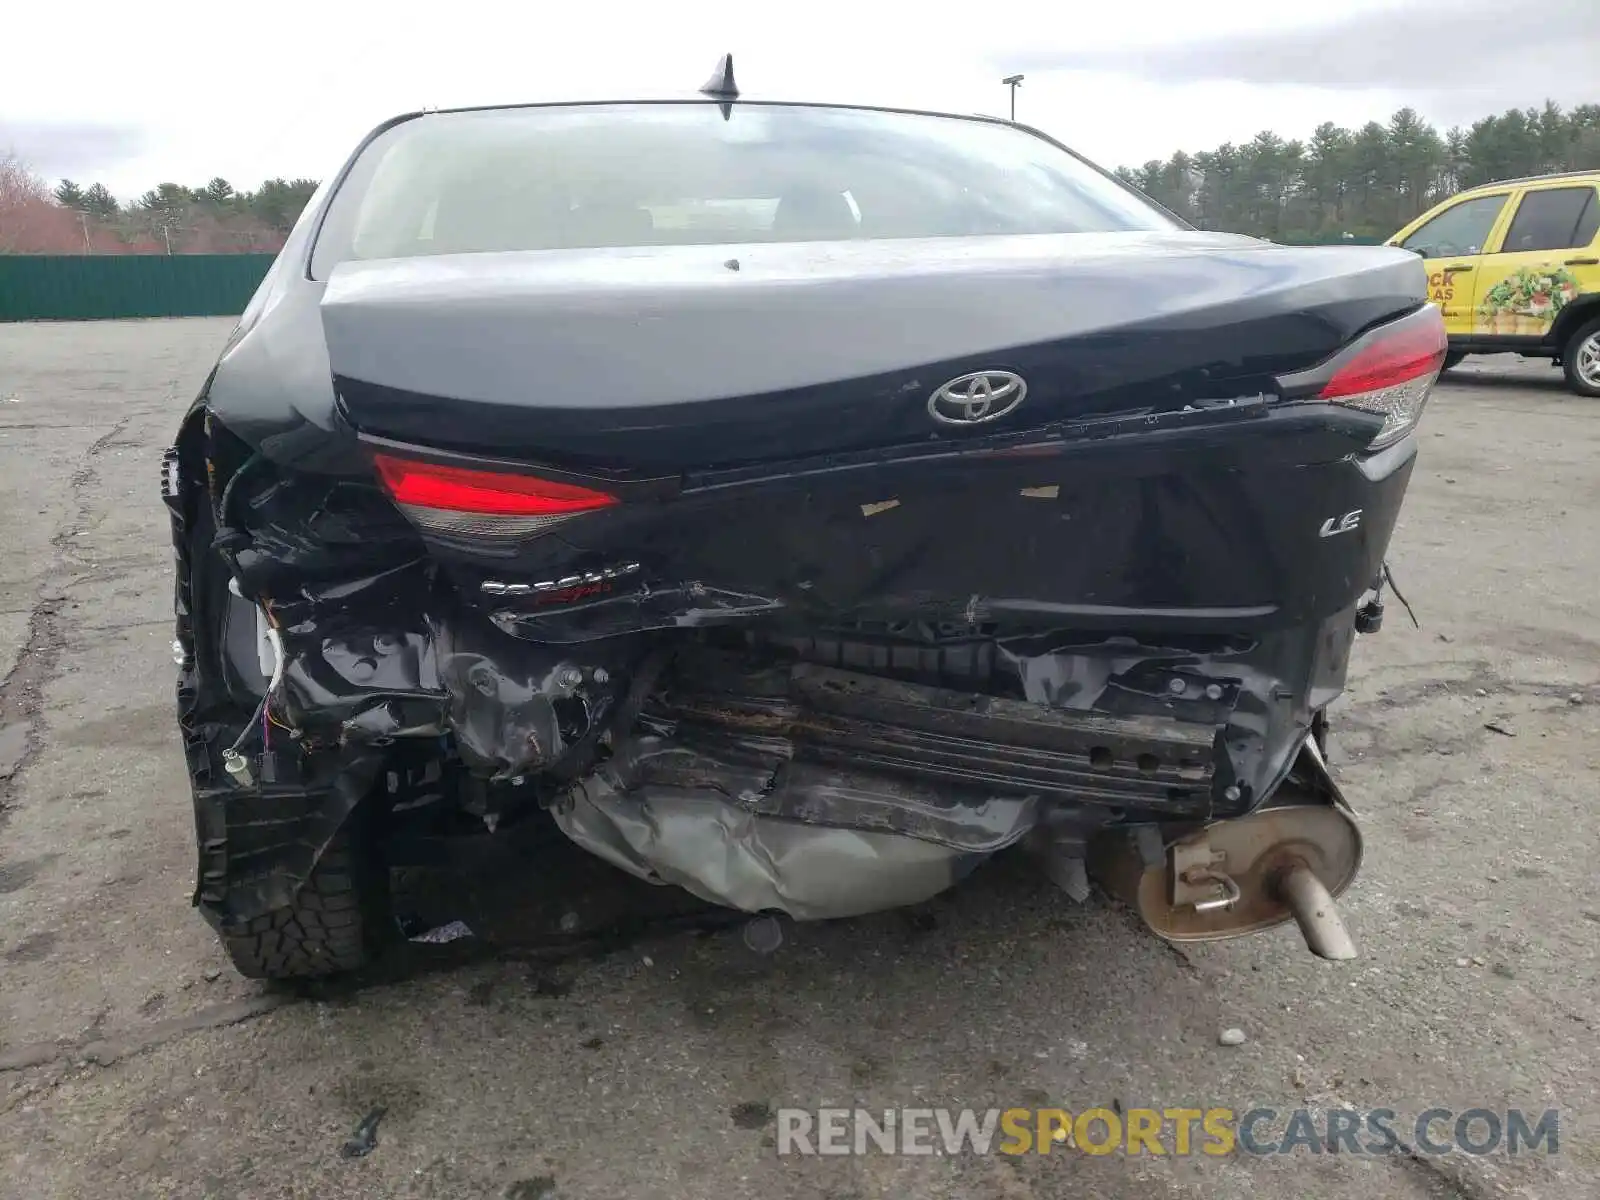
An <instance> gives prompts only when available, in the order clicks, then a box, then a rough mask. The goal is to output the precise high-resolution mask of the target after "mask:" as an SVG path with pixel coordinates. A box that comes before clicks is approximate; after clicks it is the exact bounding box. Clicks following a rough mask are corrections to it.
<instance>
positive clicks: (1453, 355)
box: [1440, 350, 1467, 372]
mask: <svg viewBox="0 0 1600 1200" xmlns="http://www.w3.org/2000/svg"><path fill="white" fill-rule="evenodd" d="M1466 356H1467V352H1466V351H1465V350H1451V351H1450V352H1449V353H1447V354H1446V355H1445V356H1444V366H1443V367H1441V368H1440V371H1441V372H1442V371H1454V370H1455V369H1456V368H1457V367H1459V366H1460V365H1461V360H1462V359H1463V358H1465V357H1466Z"/></svg>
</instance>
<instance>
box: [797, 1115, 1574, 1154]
mask: <svg viewBox="0 0 1600 1200" xmlns="http://www.w3.org/2000/svg"><path fill="white" fill-rule="evenodd" d="M777 1118H778V1137H777V1149H778V1153H779V1154H780V1155H810V1154H828V1155H851V1154H857V1155H865V1154H995V1153H999V1154H1049V1153H1051V1152H1052V1151H1075V1152H1078V1153H1082V1154H1119V1153H1120V1154H1129V1155H1138V1154H1148V1155H1173V1156H1178V1157H1183V1156H1188V1155H1196V1154H1199V1155H1210V1156H1213V1157H1220V1156H1223V1155H1229V1154H1235V1153H1242V1154H1252V1155H1272V1154H1370V1155H1383V1154H1418V1153H1420V1154H1435V1155H1437V1154H1452V1153H1460V1154H1475V1155H1483V1154H1531V1153H1542V1154H1558V1153H1560V1147H1561V1121H1560V1113H1559V1111H1558V1110H1556V1109H1546V1110H1545V1111H1543V1112H1541V1113H1538V1114H1536V1115H1535V1114H1528V1113H1524V1112H1523V1111H1522V1110H1520V1109H1507V1110H1503V1111H1495V1110H1492V1109H1487V1108H1469V1109H1462V1110H1459V1111H1457V1110H1452V1109H1448V1108H1429V1109H1424V1110H1422V1111H1421V1112H1419V1113H1417V1114H1416V1115H1415V1116H1414V1117H1412V1118H1409V1119H1407V1118H1403V1117H1402V1116H1401V1115H1400V1114H1399V1113H1397V1112H1396V1111H1395V1110H1393V1109H1388V1108H1372V1109H1354V1108H1336V1109H1310V1108H1297V1109H1290V1110H1278V1109H1272V1108H1251V1109H1245V1110H1243V1111H1239V1110H1237V1109H1233V1108H1221V1107H1212V1108H1127V1109H1122V1108H1089V1109H1084V1110H1082V1111H1080V1112H1077V1113H1072V1112H1069V1111H1068V1110H1066V1109H1063V1108H1007V1109H997V1108H991V1109H987V1110H983V1111H979V1110H975V1109H949V1108H898V1109H893V1108H891V1109H878V1110H868V1109H862V1108H855V1109H851V1108H818V1109H814V1110H813V1109H804V1108H780V1109H779V1110H778V1112H777Z"/></svg>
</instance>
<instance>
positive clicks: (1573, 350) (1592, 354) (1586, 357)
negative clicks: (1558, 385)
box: [1561, 317, 1600, 396]
mask: <svg viewBox="0 0 1600 1200" xmlns="http://www.w3.org/2000/svg"><path fill="white" fill-rule="evenodd" d="M1561 368H1562V370H1563V371H1565V372H1566V376H1567V386H1568V387H1569V388H1571V389H1572V390H1573V391H1575V392H1577V393H1578V395H1580V396H1600V317H1596V318H1595V319H1594V320H1593V321H1590V322H1589V323H1588V324H1586V325H1584V326H1583V327H1582V328H1580V329H1579V330H1578V331H1577V332H1576V333H1574V334H1573V335H1572V336H1571V337H1570V338H1568V339H1567V344H1566V346H1565V347H1564V348H1563V349H1562V351H1561Z"/></svg>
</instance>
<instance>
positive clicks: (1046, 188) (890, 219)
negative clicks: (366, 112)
mask: <svg viewBox="0 0 1600 1200" xmlns="http://www.w3.org/2000/svg"><path fill="white" fill-rule="evenodd" d="M1174 227H1175V222H1174V221H1173V220H1172V219H1171V218H1169V217H1168V216H1166V215H1165V214H1164V213H1162V212H1161V210H1159V209H1157V208H1155V207H1154V206H1153V205H1151V204H1150V203H1148V202H1147V201H1145V200H1144V199H1143V198H1142V197H1140V196H1139V195H1138V194H1137V193H1135V192H1133V191H1132V190H1131V189H1129V188H1126V187H1123V186H1122V185H1121V184H1120V183H1118V182H1117V181H1116V180H1114V179H1112V178H1110V177H1109V176H1107V175H1105V174H1104V173H1102V172H1101V171H1099V170H1097V169H1096V168H1094V167H1092V166H1090V165H1089V164H1087V163H1085V162H1083V161H1082V160H1080V159H1078V158H1076V157H1075V156H1073V155H1072V154H1070V153H1068V152H1067V151H1064V150H1062V149H1061V148H1059V147H1058V146H1056V145H1054V144H1052V143H1050V142H1049V141H1046V140H1045V139H1044V138H1041V137H1038V136H1036V135H1034V134H1031V133H1028V132H1026V131H1025V130H1021V129H1017V128H1014V127H1012V126H1009V125H1004V124H1000V123H997V122H991V121H982V120H967V119H963V118H959V117H941V116H931V115H924V114H918V113H902V112H881V111H874V110H866V109H847V108H814V107H806V106H791V105H764V104H737V105H734V106H733V109H732V112H731V115H730V116H729V118H728V119H724V117H723V114H722V110H721V108H720V107H719V106H718V105H716V104H714V103H697V102H688V103H669V104H602V105H573V106H555V107H548V108H519V109H500V110H493V111H482V112H456V113H431V114H428V115H426V116H423V117H419V118H416V119H414V120H410V121H406V122H404V123H402V124H400V125H397V126H395V127H394V128H393V129H390V130H388V131H387V132H385V133H383V134H381V135H379V136H378V137H377V138H376V139H374V140H373V142H372V144H371V145H369V146H368V147H367V149H366V151H365V152H364V153H363V154H362V155H361V156H360V158H359V159H358V160H357V162H356V164H355V166H354V168H353V169H352V171H351V173H350V175H349V177H348V178H347V179H346V180H345V182H344V184H343V185H342V186H341V187H340V188H339V191H338V192H337V193H336V194H335V196H334V198H333V201H332V204H331V206H330V207H329V210H328V215H327V219H326V221H325V222H324V224H323V228H322V232H321V234H320V236H319V237H318V240H317V246H316V250H315V252H314V254H313V256H312V274H313V275H314V276H315V277H317V278H326V276H327V273H328V272H329V271H331V270H332V269H333V267H334V266H336V265H337V264H339V263H340V262H343V261H345V260H347V259H375V258H411V257H416V256H419V255H427V254H461V253H470V252H473V251H493V250H552V249H564V248H565V249H573V248H579V247H602V246H663V245H695V244H715V243H725V242H801V241H827V240H836V239H846V238H930V237H933V238H937V237H966V236H972V235H979V234H1008V233H1082V232H1106V231H1115V230H1137V229H1171V228H1174Z"/></svg>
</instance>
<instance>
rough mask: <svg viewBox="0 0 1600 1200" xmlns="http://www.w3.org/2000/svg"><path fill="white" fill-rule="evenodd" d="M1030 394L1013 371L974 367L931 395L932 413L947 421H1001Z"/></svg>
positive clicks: (967, 423) (929, 408)
mask: <svg viewBox="0 0 1600 1200" xmlns="http://www.w3.org/2000/svg"><path fill="white" fill-rule="evenodd" d="M1027 395H1028V385H1027V384H1026V383H1024V382H1023V379H1022V376H1021V375H1017V374H1015V373H1013V372H1011V371H973V372H972V373H971V374H970V375H962V376H960V377H959V378H956V379H952V380H951V381H950V382H949V383H947V384H945V385H944V386H943V387H941V388H940V389H939V390H938V391H936V392H934V393H933V395H931V396H929V397H928V415H929V416H930V417H932V418H933V419H934V420H935V421H939V422H941V423H943V424H945V425H978V424H981V423H982V422H984V421H997V420H999V419H1000V418H1001V417H1003V416H1005V415H1006V414H1007V413H1008V412H1011V411H1012V410H1014V409H1015V408H1016V407H1017V405H1019V404H1021V403H1022V401H1023V400H1024V399H1025V398H1026V397H1027Z"/></svg>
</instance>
